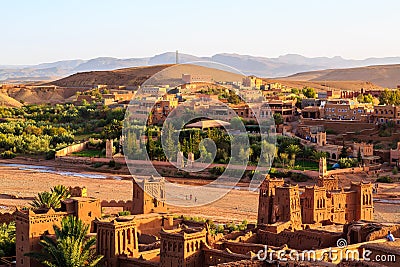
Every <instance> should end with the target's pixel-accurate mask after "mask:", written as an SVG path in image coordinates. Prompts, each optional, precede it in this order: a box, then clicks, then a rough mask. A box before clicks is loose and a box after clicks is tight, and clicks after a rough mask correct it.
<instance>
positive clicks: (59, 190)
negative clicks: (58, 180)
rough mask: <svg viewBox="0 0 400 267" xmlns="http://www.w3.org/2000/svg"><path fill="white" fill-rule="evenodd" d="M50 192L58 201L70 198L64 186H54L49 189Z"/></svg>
mask: <svg viewBox="0 0 400 267" xmlns="http://www.w3.org/2000/svg"><path fill="white" fill-rule="evenodd" d="M50 191H51V193H52V194H56V195H58V197H59V198H60V200H64V199H67V198H69V197H71V193H70V191H69V188H67V187H66V186H65V185H56V186H54V187H53V188H51V189H50Z"/></svg>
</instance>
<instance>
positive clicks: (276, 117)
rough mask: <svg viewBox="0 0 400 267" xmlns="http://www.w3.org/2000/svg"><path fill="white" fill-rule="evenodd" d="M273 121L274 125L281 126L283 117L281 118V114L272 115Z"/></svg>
mask: <svg viewBox="0 0 400 267" xmlns="http://www.w3.org/2000/svg"><path fill="white" fill-rule="evenodd" d="M274 121H275V125H281V124H283V116H282V114H280V113H274Z"/></svg>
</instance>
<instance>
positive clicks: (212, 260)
mask: <svg viewBox="0 0 400 267" xmlns="http://www.w3.org/2000/svg"><path fill="white" fill-rule="evenodd" d="M203 253H204V264H205V266H216V265H217V264H222V263H228V262H232V261H240V260H249V259H250V256H247V255H241V254H236V253H229V252H227V251H221V250H217V249H207V248H205V249H203ZM224 266H225V265H224Z"/></svg>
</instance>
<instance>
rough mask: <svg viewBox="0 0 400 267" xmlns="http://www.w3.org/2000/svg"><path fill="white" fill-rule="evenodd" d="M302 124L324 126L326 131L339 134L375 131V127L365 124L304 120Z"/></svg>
mask: <svg viewBox="0 0 400 267" xmlns="http://www.w3.org/2000/svg"><path fill="white" fill-rule="evenodd" d="M302 124H304V125H308V126H311V125H318V126H324V129H325V130H327V129H330V130H334V131H335V132H336V133H338V134H343V133H346V132H357V131H359V130H360V129H371V130H372V129H374V128H375V125H374V124H371V123H363V122H357V123H356V122H354V121H353V122H352V121H348V122H347V121H329V120H310V119H302Z"/></svg>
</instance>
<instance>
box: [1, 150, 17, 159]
mask: <svg viewBox="0 0 400 267" xmlns="http://www.w3.org/2000/svg"><path fill="white" fill-rule="evenodd" d="M0 156H1V157H2V158H3V159H13V158H15V153H14V152H12V151H10V150H7V151H4V152H3V153H1V154H0Z"/></svg>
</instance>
